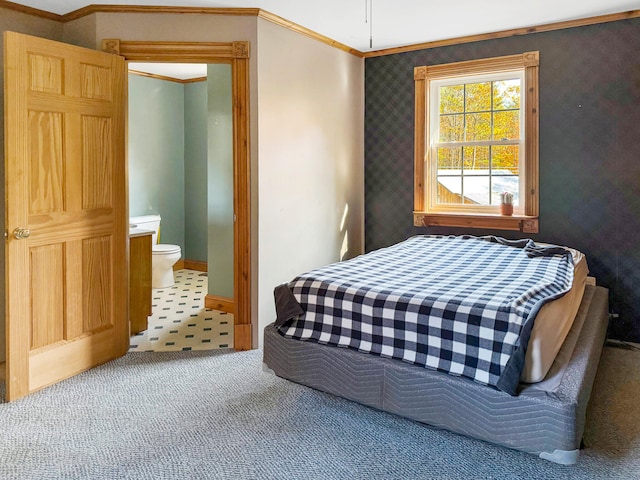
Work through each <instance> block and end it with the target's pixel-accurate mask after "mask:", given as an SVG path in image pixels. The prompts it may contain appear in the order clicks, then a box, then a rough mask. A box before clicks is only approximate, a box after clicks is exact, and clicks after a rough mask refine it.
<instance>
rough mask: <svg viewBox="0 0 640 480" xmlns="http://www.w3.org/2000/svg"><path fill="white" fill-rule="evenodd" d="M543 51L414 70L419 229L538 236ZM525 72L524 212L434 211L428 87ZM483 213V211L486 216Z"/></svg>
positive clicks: (415, 218)
mask: <svg viewBox="0 0 640 480" xmlns="http://www.w3.org/2000/svg"><path fill="white" fill-rule="evenodd" d="M539 63H540V56H539V52H537V51H536V52H525V53H522V54H518V55H508V56H504V57H494V58H487V59H481V60H470V61H466V62H457V63H448V64H443V65H432V66H419V67H415V68H414V81H415V140H414V141H415V143H414V147H415V148H414V151H415V157H414V206H413V210H414V211H413V223H414V225H415V226H418V227H428V226H448V227H467V228H486V229H498V230H518V231H521V232H524V233H538V231H539V227H538V219H539V195H538V190H539V185H538V183H539V174H538V161H539V126H538V118H539V117H538V115H539V88H538V70H539ZM509 70H511V71H513V70H523V71H524V93H523V94H522V96H521V104H522V105H521V108H522V109H523V112H524V136H525V139H524V146H525V148H524V168H523V169H522V170H521V173H520V174H521V175H524V191H523V192H522V194H521V201H523V203H524V208H523V209H522V210H521V211H520V212H518V213H517V214H516V215H510V216H507V215H500V214H499V213H494V212H487V211H486V209H473V208H464V207H462V206H457V208H453V209H446V208H437V207H435V206H434V205H433V204H432V202H431V201H430V199H432V198H435V197H434V195H433V193H432V191H431V190H432V188H433V185H435V182H432V181H430V179H429V178H428V177H427V175H431V171H432V170H433V169H432V168H431V165H432V162H431V159H430V158H429V150H430V149H429V138H430V135H429V118H430V115H429V87H430V82H431V81H434V80H442V79H444V78H451V77H456V76H460V77H463V76H464V77H466V76H469V75H480V74H486V75H491V74H494V73H500V72H504V71H509ZM483 210H484V211H483Z"/></svg>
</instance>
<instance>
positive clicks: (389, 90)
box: [365, 19, 640, 342]
mask: <svg viewBox="0 0 640 480" xmlns="http://www.w3.org/2000/svg"><path fill="white" fill-rule="evenodd" d="M530 50H538V51H540V233H539V234H536V235H533V236H531V238H533V239H534V240H539V241H545V242H551V243H557V244H562V245H569V246H572V247H575V248H577V249H579V250H581V251H582V252H584V253H585V254H586V255H587V260H588V264H589V268H590V272H591V273H590V274H591V275H593V276H595V277H596V278H597V281H598V284H599V285H603V286H605V287H608V288H609V289H610V302H611V311H612V312H613V313H616V314H618V315H619V318H618V319H616V320H613V321H612V322H611V326H610V331H609V336H610V337H611V338H616V339H620V340H627V341H633V342H640V19H631V20H624V21H618V22H612V23H605V24H600V25H592V26H587V27H579V28H573V29H566V30H559V31H554V32H547V33H537V34H529V35H522V36H516V37H510V38H505V39H497V40H487V41H483V42H475V43H468V44H462V45H456V46H450V47H442V48H435V49H429V50H420V51H415V52H407V53H401V54H396V55H389V56H384V57H377V58H369V59H367V60H366V62H365V242H366V250H367V251H370V250H374V249H376V248H380V247H383V246H387V245H390V244H392V243H396V242H398V241H401V240H404V239H406V238H407V237H409V236H411V235H415V234H420V233H422V234H424V233H452V234H461V233H470V234H473V235H484V234H489V233H491V234H496V235H501V236H504V237H507V238H520V237H522V236H523V234H519V233H518V232H505V231H483V230H475V229H474V230H463V229H455V228H415V227H413V222H412V208H413V124H414V105H413V101H414V92H413V89H414V85H413V67H414V66H418V65H435V64H440V63H449V62H456V61H462V60H472V59H478V58H486V57H494V56H501V55H511V54H516V53H522V52H525V51H530Z"/></svg>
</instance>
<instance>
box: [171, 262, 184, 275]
mask: <svg viewBox="0 0 640 480" xmlns="http://www.w3.org/2000/svg"><path fill="white" fill-rule="evenodd" d="M182 269H184V260H183V259H180V260H178V261H177V262H176V263H175V264H174V265H173V271H174V272H175V271H176V270H182Z"/></svg>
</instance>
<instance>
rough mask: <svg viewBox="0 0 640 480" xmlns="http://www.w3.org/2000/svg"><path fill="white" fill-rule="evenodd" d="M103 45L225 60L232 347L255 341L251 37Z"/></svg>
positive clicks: (167, 58)
mask: <svg viewBox="0 0 640 480" xmlns="http://www.w3.org/2000/svg"><path fill="white" fill-rule="evenodd" d="M102 50H103V51H105V52H108V53H113V54H116V55H120V56H122V57H124V59H125V60H127V61H136V62H164V63H171V62H180V63H185V62H186V63H207V64H208V63H226V64H230V65H231V76H232V97H233V106H232V110H233V210H234V214H235V222H234V224H233V255H234V258H233V263H234V268H233V271H234V275H233V277H234V285H233V291H234V298H233V302H234V317H233V323H234V329H233V348H234V349H235V350H249V349H251V348H252V347H253V343H252V332H251V242H250V239H251V236H250V232H251V183H250V179H251V176H250V173H251V161H250V160H251V155H250V142H249V131H250V130H249V42H248V41H237V42H201V43H193V42H146V41H135V42H133V41H131V42H130V41H124V40H120V39H105V40H103V41H102Z"/></svg>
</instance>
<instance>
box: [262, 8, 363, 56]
mask: <svg viewBox="0 0 640 480" xmlns="http://www.w3.org/2000/svg"><path fill="white" fill-rule="evenodd" d="M258 16H259V17H260V18H262V19H263V20H267V21H268V22H272V23H275V24H276V25H279V26H281V27H284V28H287V29H289V30H293V31H294V32H297V33H300V34H302V35H305V36H307V37H310V38H313V39H315V40H318V41H320V42H322V43H326V44H327V45H329V46H331V47H334V48H337V49H339V50H343V51H345V52H347V53H350V54H352V55H355V56H356V57H361V58H362V57H363V56H364V53H362V52H361V51H360V50H356V49H355V48H352V47H349V46H348V45H345V44H343V43H340V42H338V41H336V40H332V39H331V38H329V37H326V36H324V35H321V34H319V33H317V32H314V31H313V30H310V29H308V28H306V27H303V26H302V25H298V24H297V23H293V22H290V21H289V20H286V19H284V18H282V17H279V16H278V15H274V14H273V13H270V12H267V11H266V10H260V13H259V14H258Z"/></svg>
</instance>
